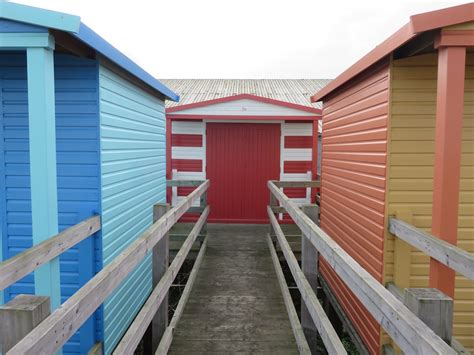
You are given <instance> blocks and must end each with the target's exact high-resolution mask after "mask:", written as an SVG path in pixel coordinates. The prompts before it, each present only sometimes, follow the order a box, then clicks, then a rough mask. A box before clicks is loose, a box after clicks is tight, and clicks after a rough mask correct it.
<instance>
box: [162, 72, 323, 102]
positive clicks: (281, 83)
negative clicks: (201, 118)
mask: <svg viewBox="0 0 474 355" xmlns="http://www.w3.org/2000/svg"><path fill="white" fill-rule="evenodd" d="M160 81H161V82H162V83H163V84H164V85H166V86H167V87H169V88H170V89H171V90H173V91H174V92H176V93H177V94H178V95H179V96H180V100H179V102H171V101H166V106H167V107H174V106H181V105H186V104H192V103H195V102H201V101H207V100H213V99H219V98H222V97H228V96H233V95H238V94H252V95H257V96H262V97H266V98H269V99H275V100H281V101H286V102H290V103H294V104H299V105H303V106H308V107H318V108H319V107H320V106H319V103H311V102H310V97H311V95H314V93H315V92H318V91H319V90H321V89H322V88H323V87H324V86H326V85H327V84H328V83H329V82H330V81H331V79H160Z"/></svg>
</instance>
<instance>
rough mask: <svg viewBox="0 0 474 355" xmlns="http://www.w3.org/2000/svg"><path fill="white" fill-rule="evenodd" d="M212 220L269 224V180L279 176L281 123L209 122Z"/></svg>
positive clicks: (207, 150) (207, 157)
mask: <svg viewBox="0 0 474 355" xmlns="http://www.w3.org/2000/svg"><path fill="white" fill-rule="evenodd" d="M206 129H207V132H206V174H207V178H208V179H209V180H210V182H211V186H210V188H209V192H208V203H209V205H210V206H211V214H210V216H209V221H210V222H217V223H267V222H268V216H267V210H266V206H267V205H268V202H269V196H270V195H269V194H270V193H269V191H268V188H267V181H268V180H278V179H279V176H280V125H278V124H250V123H207V125H206Z"/></svg>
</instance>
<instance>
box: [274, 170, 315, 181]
mask: <svg viewBox="0 0 474 355" xmlns="http://www.w3.org/2000/svg"><path fill="white" fill-rule="evenodd" d="M280 180H281V181H311V171H308V172H306V173H299V174H292V173H281V174H280Z"/></svg>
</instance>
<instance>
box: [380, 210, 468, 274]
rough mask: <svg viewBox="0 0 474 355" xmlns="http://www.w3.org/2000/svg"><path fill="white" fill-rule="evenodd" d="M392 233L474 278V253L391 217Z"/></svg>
mask: <svg viewBox="0 0 474 355" xmlns="http://www.w3.org/2000/svg"><path fill="white" fill-rule="evenodd" d="M389 224H390V233H392V234H394V235H396V236H397V237H398V238H400V239H402V240H404V241H405V242H407V243H409V244H411V245H412V246H414V247H415V248H418V249H419V250H421V251H422V252H424V253H425V254H427V255H429V256H430V257H432V258H433V259H436V260H438V261H439V262H440V263H442V264H444V265H446V266H449V267H450V268H451V269H453V270H455V271H457V272H459V273H460V274H462V275H464V276H465V277H467V278H468V279H471V280H474V255H472V254H471V253H469V252H467V251H465V250H463V249H461V248H458V247H457V246H455V245H452V244H450V243H447V242H445V241H444V240H441V239H439V238H436V237H434V236H432V235H431V234H428V233H426V232H424V231H422V230H420V229H418V228H416V227H414V226H412V225H410V224H408V223H406V222H404V221H401V220H398V219H395V218H390V221H389Z"/></svg>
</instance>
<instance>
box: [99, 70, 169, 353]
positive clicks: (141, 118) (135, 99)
mask: <svg viewBox="0 0 474 355" xmlns="http://www.w3.org/2000/svg"><path fill="white" fill-rule="evenodd" d="M99 71H100V103H101V107H100V115H101V158H102V198H103V201H102V235H103V256H104V264H108V263H110V262H111V261H112V260H113V259H114V258H115V257H117V256H118V255H119V253H120V252H121V251H123V250H124V249H125V248H126V247H127V246H128V245H129V244H130V243H131V242H132V241H134V240H135V239H136V238H137V237H138V236H139V235H140V234H141V233H142V232H144V231H145V230H146V229H147V228H148V227H149V226H150V225H151V224H152V222H153V204H155V203H158V202H165V199H166V178H165V172H166V164H165V159H166V157H165V114H164V102H163V101H162V100H160V99H158V98H156V97H154V96H152V95H150V94H148V93H147V92H146V91H145V90H143V89H141V88H139V87H138V86H136V85H135V84H133V83H131V82H130V81H128V80H126V79H124V78H123V77H122V76H121V75H119V74H118V73H117V72H115V71H112V70H111V69H109V68H108V67H106V66H105V65H104V64H101V66H100V70H99ZM151 276H152V275H151V255H148V256H147V257H146V259H145V260H144V261H143V262H142V263H140V265H139V266H138V267H137V268H136V269H135V270H134V271H133V272H132V274H131V275H130V276H129V277H128V278H127V279H126V281H124V283H123V284H122V285H121V286H120V287H119V288H118V289H117V290H116V291H115V292H114V294H113V295H112V296H111V297H109V298H108V299H107V301H106V302H105V303H104V338H105V339H104V341H105V345H104V346H105V352H106V354H109V353H111V352H112V351H113V349H114V347H115V346H116V344H117V342H118V341H119V340H120V339H121V337H122V335H123V334H124V332H125V331H126V329H127V327H128V325H129V324H130V323H131V321H132V320H133V318H134V317H135V315H136V314H137V312H138V311H139V309H140V307H141V305H142V304H143V303H144V302H145V300H146V298H147V296H148V295H149V293H150V292H151V288H152V284H151Z"/></svg>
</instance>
